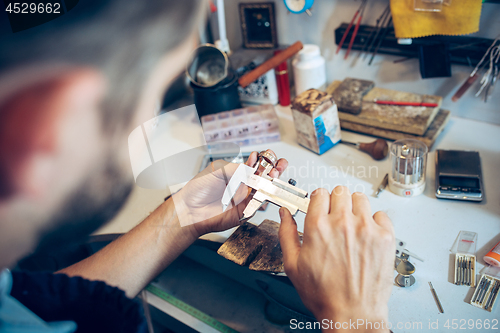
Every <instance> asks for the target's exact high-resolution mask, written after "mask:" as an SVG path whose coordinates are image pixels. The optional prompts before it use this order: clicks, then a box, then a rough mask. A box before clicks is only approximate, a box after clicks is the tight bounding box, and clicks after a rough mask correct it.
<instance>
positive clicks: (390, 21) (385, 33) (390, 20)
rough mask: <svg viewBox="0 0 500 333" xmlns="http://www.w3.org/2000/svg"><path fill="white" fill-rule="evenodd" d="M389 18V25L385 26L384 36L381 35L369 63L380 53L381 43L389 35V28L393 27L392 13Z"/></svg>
mask: <svg viewBox="0 0 500 333" xmlns="http://www.w3.org/2000/svg"><path fill="white" fill-rule="evenodd" d="M388 17H389V20H388V22H387V25H386V26H385V28H384V32H383V33H382V36H381V37H380V40H379V42H378V44H377V47H376V48H375V50H374V51H373V54H372V57H371V58H370V61H369V62H368V65H371V64H372V62H373V59H374V58H375V56H376V55H377V53H378V50H379V48H380V45H382V42H383V41H384V39H385V36H387V32H388V31H389V28H390V27H391V25H392V15H391V14H390V13H389V16H388Z"/></svg>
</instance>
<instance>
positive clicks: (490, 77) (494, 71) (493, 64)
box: [476, 45, 500, 103]
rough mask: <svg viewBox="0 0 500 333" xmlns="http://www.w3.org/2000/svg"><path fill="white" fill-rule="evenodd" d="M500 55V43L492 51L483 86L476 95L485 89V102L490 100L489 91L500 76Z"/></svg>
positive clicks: (482, 80) (482, 81) (482, 82)
mask: <svg viewBox="0 0 500 333" xmlns="http://www.w3.org/2000/svg"><path fill="white" fill-rule="evenodd" d="M499 56H500V45H499V46H496V47H494V48H493V49H492V50H491V52H490V66H489V68H488V70H487V71H486V73H484V75H483V78H482V79H481V88H479V91H478V92H477V93H476V97H479V95H481V93H482V92H483V90H484V102H485V103H486V102H487V101H488V93H489V90H490V87H492V86H494V85H495V82H496V79H497V76H498V60H499Z"/></svg>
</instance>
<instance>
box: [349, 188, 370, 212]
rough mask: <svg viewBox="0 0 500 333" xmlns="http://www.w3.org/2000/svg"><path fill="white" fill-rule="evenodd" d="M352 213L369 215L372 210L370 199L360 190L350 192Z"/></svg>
mask: <svg viewBox="0 0 500 333" xmlns="http://www.w3.org/2000/svg"><path fill="white" fill-rule="evenodd" d="M351 197H352V213H353V214H354V215H356V216H365V217H370V215H372V210H371V208H370V200H368V197H367V196H366V195H364V194H363V193H361V192H354V193H353V194H352V196H351Z"/></svg>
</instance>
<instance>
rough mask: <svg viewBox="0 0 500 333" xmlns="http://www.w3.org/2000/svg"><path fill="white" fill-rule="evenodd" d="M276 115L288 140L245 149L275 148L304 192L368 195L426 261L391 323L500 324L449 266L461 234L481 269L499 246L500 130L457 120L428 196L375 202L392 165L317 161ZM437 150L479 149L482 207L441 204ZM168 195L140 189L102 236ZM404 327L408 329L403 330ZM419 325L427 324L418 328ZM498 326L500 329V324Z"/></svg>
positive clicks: (497, 312)
mask: <svg viewBox="0 0 500 333" xmlns="http://www.w3.org/2000/svg"><path fill="white" fill-rule="evenodd" d="M276 109H277V112H278V116H279V118H280V131H281V135H282V141H281V142H276V143H270V144H265V145H259V146H252V147H243V149H242V150H243V151H252V150H257V151H260V150H263V149H267V148H270V149H272V150H274V152H276V154H277V155H278V157H284V158H286V159H287V160H288V161H289V168H288V170H287V171H286V172H285V174H284V175H283V176H282V179H284V180H288V178H294V179H295V180H296V181H297V186H298V187H300V188H302V189H304V190H306V191H309V192H310V191H312V190H314V189H315V188H317V187H325V188H327V189H328V190H330V191H331V190H332V189H333V188H334V187H335V186H337V185H346V186H348V187H349V188H350V190H351V191H360V192H364V193H365V194H366V195H367V196H368V198H369V200H370V203H371V207H372V210H373V212H375V211H378V210H382V211H385V212H386V213H387V214H388V215H389V217H390V218H391V220H392V221H393V223H394V228H395V230H396V237H397V238H399V239H401V240H403V241H406V242H407V249H408V250H409V251H411V252H413V253H415V254H416V255H418V256H420V257H422V258H424V259H425V261H424V262H420V261H418V260H415V259H412V258H411V261H412V263H413V264H414V265H415V267H416V272H415V274H414V276H415V278H416V284H415V285H413V286H412V287H410V288H399V287H396V286H394V288H393V291H392V296H391V299H390V302H389V308H390V321H391V323H392V324H393V330H394V331H395V332H430V331H433V332H454V331H458V329H452V327H451V325H452V323H455V322H456V323H457V324H458V325H459V327H460V325H462V324H463V323H464V321H463V320H465V321H468V320H469V319H473V320H474V321H475V323H477V320H478V319H479V320H480V321H482V323H484V320H485V319H489V320H490V322H491V320H493V319H500V305H499V304H498V303H499V302H500V301H497V304H496V306H495V308H494V311H493V313H490V312H487V311H484V310H481V309H478V308H475V307H473V306H471V305H470V304H468V303H467V302H468V301H469V300H470V297H471V296H472V293H473V289H471V288H469V287H466V286H456V285H454V284H452V283H451V281H452V274H453V272H452V269H451V260H450V254H451V252H450V247H451V246H452V244H453V242H454V241H455V239H456V237H457V235H458V233H459V232H460V230H468V231H474V232H477V234H478V244H477V252H476V255H477V257H478V261H479V265H478V271H479V270H480V269H481V268H482V267H483V264H484V261H483V260H482V257H483V255H484V254H486V253H487V252H488V251H489V250H490V249H491V248H492V247H493V246H494V245H495V244H496V243H497V242H499V241H500V177H499V176H500V145H499V144H500V126H497V125H492V124H488V123H483V122H478V121H473V120H467V119H463V118H456V117H453V118H452V119H451V120H450V122H449V123H448V125H447V126H446V129H445V130H444V132H443V133H442V134H441V135H440V137H439V138H438V140H437V141H436V143H435V145H434V147H433V149H432V150H431V151H430V152H429V155H428V161H427V181H426V185H427V186H426V189H425V192H424V193H423V194H422V195H420V196H417V197H413V198H403V197H399V196H396V195H395V194H393V193H391V192H390V191H389V189H388V188H387V189H386V190H385V191H383V192H382V193H381V194H380V196H379V198H375V197H374V196H373V193H374V191H375V189H376V188H377V187H378V185H379V184H380V183H381V181H382V179H383V177H384V175H385V174H386V173H387V172H388V171H389V170H390V161H389V160H388V159H386V160H384V161H380V162H377V161H374V160H373V159H371V157H370V156H368V155H367V154H365V153H363V152H360V151H358V150H356V149H354V148H353V147H351V146H348V145H342V144H338V145H336V146H335V147H333V148H332V149H331V150H329V151H328V152H326V153H324V154H323V155H321V156H318V155H316V154H315V153H312V152H310V151H309V150H307V149H305V148H303V147H301V146H299V145H298V144H297V142H296V135H295V129H294V126H293V119H292V116H291V112H290V109H289V108H283V107H277V108H276ZM342 138H343V139H345V140H348V141H353V142H371V141H373V138H372V137H369V136H365V135H360V134H356V133H352V132H347V131H343V132H342ZM436 149H457V150H476V151H479V153H480V156H481V162H482V171H483V179H484V187H485V192H486V195H485V196H486V199H485V200H484V201H483V202H482V203H473V202H465V201H453V200H442V199H436V197H435V195H434V191H435V185H434V180H435V179H434V175H435V169H434V163H435V150H436ZM325 173H326V176H325ZM168 194H169V193H168V190H144V189H139V188H136V190H134V192H133V194H132V196H131V198H130V200H129V202H128V204H127V206H126V207H125V208H124V210H123V211H122V212H121V213H120V214H119V216H118V217H117V218H116V219H115V220H113V221H112V222H111V223H110V224H109V225H107V226H106V227H104V228H102V229H101V230H99V231H98V233H100V234H102V233H116V232H126V231H128V230H130V229H131V228H132V227H133V226H135V225H136V224H137V223H139V222H140V221H141V220H142V219H143V218H144V217H146V216H147V214H148V213H149V212H151V211H152V210H154V208H155V207H156V206H157V205H159V204H160V203H161V202H163V199H164V198H165V196H167V195H168ZM265 218H269V219H273V220H276V221H279V217H278V212H277V208H276V207H274V206H272V205H270V206H269V207H268V209H267V210H266V211H265V212H258V213H257V214H256V215H255V217H254V218H253V219H252V222H253V223H260V222H261V221H262V220H263V219H265ZM303 220H304V217H303V216H301V215H300V213H299V215H298V216H297V223H298V226H299V229H300V230H302V229H303ZM231 232H232V230H231V231H226V232H224V233H218V234H212V235H207V236H205V238H208V239H212V240H219V241H223V240H224V239H225V238H227V237H228V235H230V234H231ZM394 276H396V272H395V274H394ZM428 281H431V282H432V284H433V285H434V288H435V289H436V292H437V294H438V296H439V298H440V300H441V303H442V305H443V308H444V311H445V313H444V314H439V312H438V309H437V306H436V304H435V302H434V299H433V297H432V294H431V291H430V289H429V285H428ZM448 319H449V325H450V327H449V328H446V327H444V325H445V323H446V321H447V320H448ZM436 320H439V322H438V325H439V326H438V327H439V328H438V329H429V323H430V322H433V323H435V322H436ZM452 320H455V321H454V322H452ZM461 320H462V321H461ZM398 322H399V323H401V324H400V325H403V327H401V326H399V327H397V326H396V325H397V324H398ZM419 323H421V326H420V327H419V328H417V327H418V326H417V325H419ZM405 324H406V328H404V325H405ZM468 324H469V323H468V322H466V324H465V325H463V326H462V328H463V329H465V330H467V331H471V332H480V331H483V330H484V328H483V329H478V328H477V327H476V328H474V329H471V328H470V327H469V326H468ZM474 325H476V324H474ZM408 327H414V329H413V328H411V329H409V328H408ZM496 327H497V330H498V331H500V323H498V324H497V325H496ZM484 331H492V330H491V329H490V330H484ZM493 331H496V330H493Z"/></svg>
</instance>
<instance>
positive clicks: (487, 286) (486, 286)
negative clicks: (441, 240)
mask: <svg viewBox="0 0 500 333" xmlns="http://www.w3.org/2000/svg"><path fill="white" fill-rule="evenodd" d="M490 285H491V280H488V282H487V283H486V285H485V287H483V291H484V292H483V293H482V294H481V299H480V300H479V303H481V304H482V303H483V301H484V297H485V296H486V292H487V291H488V289H489V288H490Z"/></svg>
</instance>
